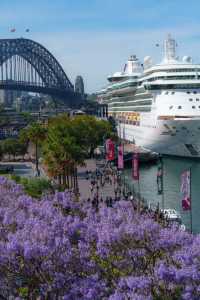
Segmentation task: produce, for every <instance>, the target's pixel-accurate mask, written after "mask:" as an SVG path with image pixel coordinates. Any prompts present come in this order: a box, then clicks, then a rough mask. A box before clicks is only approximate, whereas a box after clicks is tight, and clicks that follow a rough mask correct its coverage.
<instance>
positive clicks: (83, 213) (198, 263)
mask: <svg viewBox="0 0 200 300" xmlns="http://www.w3.org/2000/svg"><path fill="white" fill-rule="evenodd" d="M199 249H200V236H199V235H196V236H194V235H191V234H190V233H188V232H183V231H181V230H179V228H178V227H175V226H171V227H165V225H160V224H159V223H157V222H155V221H154V219H153V218H152V215H151V214H150V213H143V214H142V215H140V214H139V213H138V212H137V211H136V210H134V207H133V205H132V203H131V202H129V201H124V200H121V201H118V202H116V203H115V204H114V205H113V207H112V208H111V207H109V208H108V207H106V206H105V205H104V204H102V203H101V204H100V207H99V210H98V211H96V210H94V209H93V208H92V207H91V206H90V205H89V204H88V203H87V202H84V201H77V200H76V198H75V197H74V195H73V194H71V193H69V192H67V191H65V192H56V193H55V194H52V195H45V196H44V197H42V198H41V199H39V200H38V199H34V198H32V197H30V196H27V195H26V194H25V192H24V191H23V187H22V186H21V185H18V184H16V183H14V182H13V181H11V180H8V179H6V178H3V177H0V297H1V296H2V297H4V298H5V299H8V298H9V296H10V295H13V297H15V298H16V297H18V298H19V299H21V298H22V299H24V298H23V296H22V295H23V293H28V295H29V296H27V297H29V298H32V299H37V298H38V297H39V296H40V297H41V299H43V298H45V299H50V300H51V299H56V300H57V299H58V300H61V299H65V300H68V299H70V300H78V299H80V300H86V299H88V300H90V299H91V300H106V299H110V300H127V299H130V300H154V299H167V300H168V299H169V300H171V299H186V300H187V299H191V300H197V299H200V251H199Z"/></svg>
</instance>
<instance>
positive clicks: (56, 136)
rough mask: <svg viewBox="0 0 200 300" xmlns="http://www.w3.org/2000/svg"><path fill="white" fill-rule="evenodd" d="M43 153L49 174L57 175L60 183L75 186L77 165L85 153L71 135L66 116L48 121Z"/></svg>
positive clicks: (82, 160)
mask: <svg viewBox="0 0 200 300" xmlns="http://www.w3.org/2000/svg"><path fill="white" fill-rule="evenodd" d="M43 154H44V161H45V163H46V165H47V167H48V171H49V174H50V175H51V176H57V177H58V178H59V184H60V185H61V184H63V185H64V186H67V187H73V188H77V166H78V165H80V164H83V162H84V158H85V153H84V148H82V147H81V146H80V144H79V143H78V141H77V139H76V136H74V135H73V128H72V122H71V119H70V118H69V117H68V116H66V115H62V116H59V117H56V118H53V119H52V120H51V121H50V124H49V127H48V134H47V139H46V141H45V143H44V147H43Z"/></svg>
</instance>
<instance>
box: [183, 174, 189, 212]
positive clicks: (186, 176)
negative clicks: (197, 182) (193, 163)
mask: <svg viewBox="0 0 200 300" xmlns="http://www.w3.org/2000/svg"><path fill="white" fill-rule="evenodd" d="M190 180H191V174H190V170H187V171H184V172H183V173H182V174H181V200H182V208H183V210H191V191H190Z"/></svg>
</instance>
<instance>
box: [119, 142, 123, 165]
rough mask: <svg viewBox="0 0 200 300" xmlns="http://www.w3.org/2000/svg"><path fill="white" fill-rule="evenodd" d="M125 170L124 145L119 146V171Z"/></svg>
mask: <svg viewBox="0 0 200 300" xmlns="http://www.w3.org/2000/svg"><path fill="white" fill-rule="evenodd" d="M123 168H124V151H123V145H119V147H118V169H123Z"/></svg>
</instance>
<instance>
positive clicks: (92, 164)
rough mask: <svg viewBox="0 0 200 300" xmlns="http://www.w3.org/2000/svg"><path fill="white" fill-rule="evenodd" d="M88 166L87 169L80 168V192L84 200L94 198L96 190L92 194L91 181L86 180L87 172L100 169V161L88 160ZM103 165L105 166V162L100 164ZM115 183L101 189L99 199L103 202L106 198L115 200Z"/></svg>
mask: <svg viewBox="0 0 200 300" xmlns="http://www.w3.org/2000/svg"><path fill="white" fill-rule="evenodd" d="M85 163H86V166H85V167H79V168H78V184H79V192H80V198H81V199H83V200H86V199H88V198H93V197H94V195H95V193H96V190H95V189H94V192H93V193H91V189H90V186H91V184H90V180H87V179H86V171H87V170H88V171H91V172H95V171H96V168H97V167H98V168H99V161H97V163H96V160H94V159H90V160H86V161H85ZM100 163H101V165H103V161H101V162H100ZM114 189H115V186H114V183H112V185H110V184H108V183H105V185H104V187H100V188H99V198H101V197H102V198H103V200H105V199H106V197H112V198H114Z"/></svg>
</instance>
